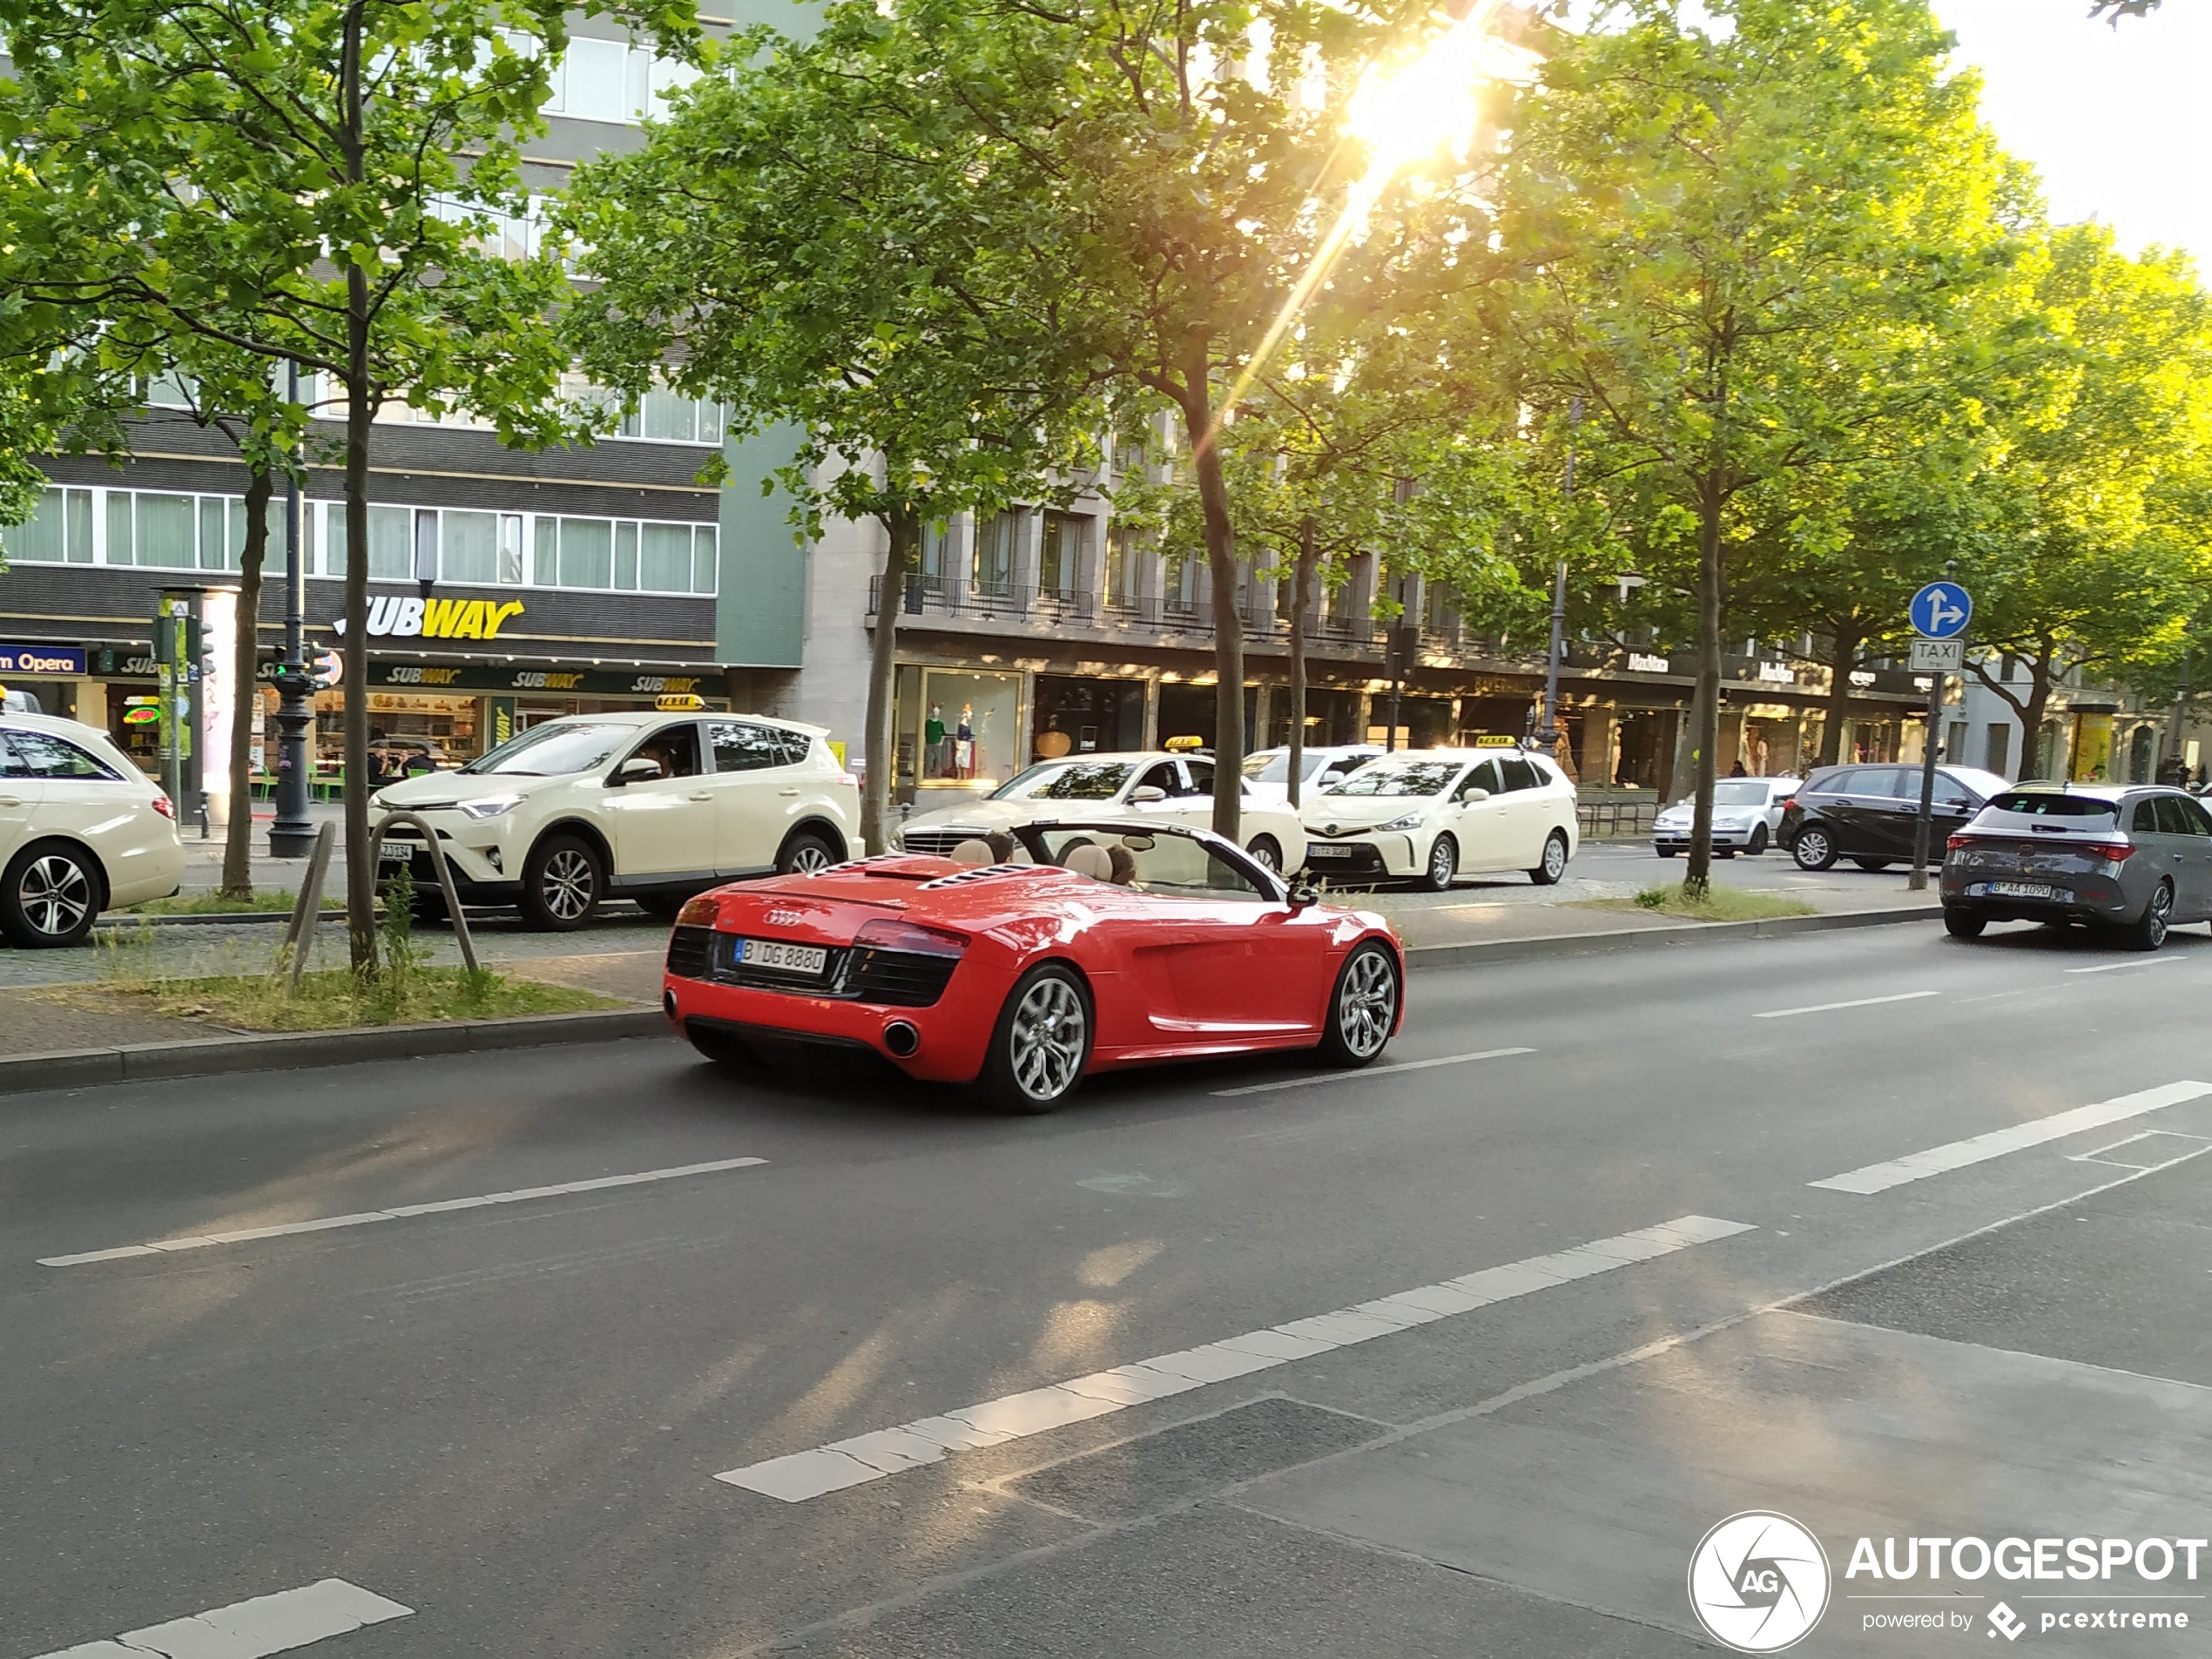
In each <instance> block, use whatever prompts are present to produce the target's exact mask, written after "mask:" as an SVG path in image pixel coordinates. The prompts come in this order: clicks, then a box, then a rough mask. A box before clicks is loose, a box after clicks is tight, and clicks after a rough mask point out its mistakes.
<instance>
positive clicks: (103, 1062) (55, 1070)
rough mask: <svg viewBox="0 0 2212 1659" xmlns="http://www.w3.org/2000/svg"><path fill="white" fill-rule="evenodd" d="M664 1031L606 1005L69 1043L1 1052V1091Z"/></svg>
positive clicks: (651, 1011) (649, 1015) (646, 1017)
mask: <svg viewBox="0 0 2212 1659" xmlns="http://www.w3.org/2000/svg"><path fill="white" fill-rule="evenodd" d="M667 1030H668V1022H667V1020H666V1019H665V1018H664V1016H663V1015H662V1014H661V1011H660V1010H659V1009H658V1008H607V1009H594V1010H592V1011H590V1012H589V1013H583V1014H533V1015H525V1016H523V1017H522V1018H519V1019H512V1020H441V1021H437V1022H433V1023H428V1024H424V1025H385V1026H374V1027H371V1028H368V1029H367V1030H361V1031H297V1032H293V1031H287V1032H276V1033H272V1034H269V1035H260V1036H235V1037H204V1038H198V1039H195V1040H193V1041H192V1042H137V1043H129V1044H125V1046H123V1047H120V1048H114V1049H64V1050H63V1051H61V1052H58V1053H54V1054H26V1055H4V1056H0V1095H20V1094H30V1093H34V1092H37V1091H40V1090H44V1089H81V1088H84V1087H86V1086H88V1085H91V1084H95V1083H116V1082H152V1081H156V1080H158V1079H162V1078H168V1077H208V1076H219V1075H222V1074H224V1073H228V1072H247V1071H289V1070H293V1069H297V1068H300V1067H303V1066H345V1065H352V1064H354V1063H355V1062H360V1061H363V1060H412V1059H415V1058H416V1057H418V1056H420V1055H448V1054H479V1053H483V1052H486V1051H489V1050H493V1049H531V1048H541V1047H546V1046H549V1045H551V1044H554V1043H570V1042H612V1041H614V1040H616V1039H617V1038H622V1037H657V1036H660V1035H664V1034H665V1033H666V1031H667Z"/></svg>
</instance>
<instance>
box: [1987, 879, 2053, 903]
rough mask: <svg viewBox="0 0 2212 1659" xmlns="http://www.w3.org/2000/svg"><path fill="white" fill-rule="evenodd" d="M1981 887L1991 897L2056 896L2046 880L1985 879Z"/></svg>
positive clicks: (2030, 897)
mask: <svg viewBox="0 0 2212 1659" xmlns="http://www.w3.org/2000/svg"><path fill="white" fill-rule="evenodd" d="M1982 889H1983V891H1984V892H1986V893H1987V894H1989V896H1990V897H1991V898H1993V899H2053V898H2056V897H2057V896H2058V895H2057V894H2055V893H2054V892H2053V891H2052V889H2051V886H2050V883H2048V882H2047V881H1985V882H1984V883H1983V884H1982Z"/></svg>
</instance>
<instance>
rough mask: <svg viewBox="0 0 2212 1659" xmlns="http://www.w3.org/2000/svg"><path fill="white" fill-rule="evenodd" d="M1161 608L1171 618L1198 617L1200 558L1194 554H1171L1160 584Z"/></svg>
mask: <svg viewBox="0 0 2212 1659" xmlns="http://www.w3.org/2000/svg"><path fill="white" fill-rule="evenodd" d="M1160 608H1161V609H1162V610H1165V611H1166V612H1167V613H1168V614H1169V615H1170V616H1174V617H1190V616H1196V615H1197V610H1198V558H1197V555H1196V554H1194V553H1187V552H1186V553H1170V554H1169V555H1168V557H1167V566H1166V569H1165V570H1163V572H1162V575H1161V583H1160Z"/></svg>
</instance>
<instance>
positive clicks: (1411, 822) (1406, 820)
mask: <svg viewBox="0 0 2212 1659" xmlns="http://www.w3.org/2000/svg"><path fill="white" fill-rule="evenodd" d="M1420 826H1421V815H1420V813H1406V815H1405V816H1404V817H1403V818H1393V819H1391V820H1390V822H1389V823H1387V824H1378V825H1376V826H1375V827H1376V828H1377V829H1379V830H1417V829H1419V828H1420Z"/></svg>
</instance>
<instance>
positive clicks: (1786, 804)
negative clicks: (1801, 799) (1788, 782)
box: [1782, 795, 1797, 813]
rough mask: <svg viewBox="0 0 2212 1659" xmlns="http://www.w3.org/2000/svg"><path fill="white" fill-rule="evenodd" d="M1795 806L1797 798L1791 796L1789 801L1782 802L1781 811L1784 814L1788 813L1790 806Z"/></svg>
mask: <svg viewBox="0 0 2212 1659" xmlns="http://www.w3.org/2000/svg"><path fill="white" fill-rule="evenodd" d="M1796 805H1797V797H1796V796H1795V795H1792V796H1791V797H1790V799H1787V800H1785V801H1784V802H1783V803H1782V810H1783V811H1784V812H1785V813H1786V812H1788V811H1789V810H1790V809H1791V807H1792V806H1796Z"/></svg>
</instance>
